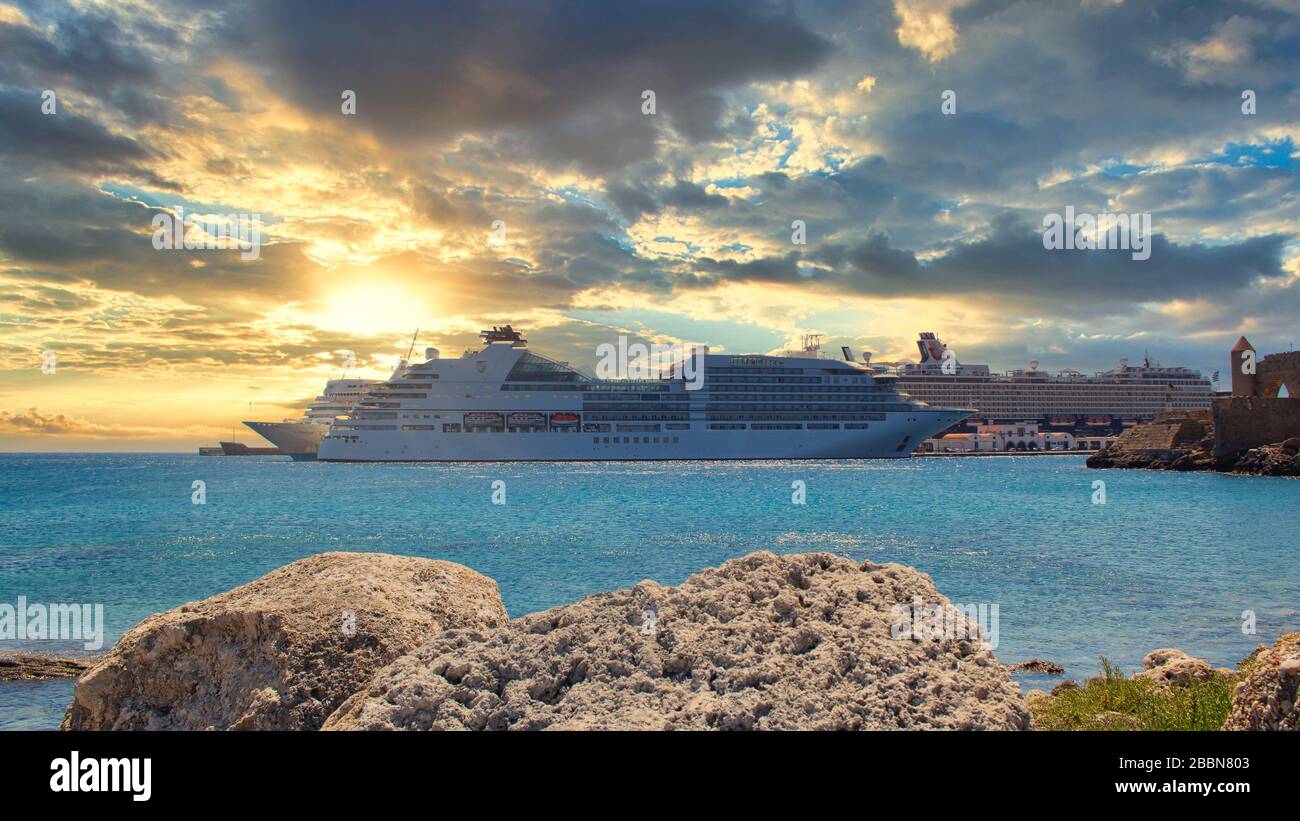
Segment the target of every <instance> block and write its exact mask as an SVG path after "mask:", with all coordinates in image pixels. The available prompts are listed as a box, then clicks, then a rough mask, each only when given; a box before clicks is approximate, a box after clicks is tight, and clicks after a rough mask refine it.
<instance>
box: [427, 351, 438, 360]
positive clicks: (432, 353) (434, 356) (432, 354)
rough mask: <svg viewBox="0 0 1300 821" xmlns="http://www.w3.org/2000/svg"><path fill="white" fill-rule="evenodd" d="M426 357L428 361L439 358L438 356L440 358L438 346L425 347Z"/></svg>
mask: <svg viewBox="0 0 1300 821" xmlns="http://www.w3.org/2000/svg"><path fill="white" fill-rule="evenodd" d="M424 358H425V360H426V361H428V360H432V359H437V358H438V349H437V348H425V349H424Z"/></svg>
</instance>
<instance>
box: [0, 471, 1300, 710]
mask: <svg viewBox="0 0 1300 821" xmlns="http://www.w3.org/2000/svg"><path fill="white" fill-rule="evenodd" d="M1097 479H1102V480H1104V481H1105V482H1106V504H1104V505H1095V504H1093V503H1092V499H1093V495H1094V492H1093V488H1092V482H1093V481H1094V480H1097ZM195 480H202V481H203V482H205V483H206V493H207V503H206V504H204V505H195V504H193V503H192V502H191V493H192V490H191V486H192V482H194V481H195ZM495 480H502V481H504V482H505V483H506V484H505V491H506V504H505V505H494V504H492V499H491V496H492V483H493V482H494V481H495ZM795 480H802V481H803V482H805V483H806V486H807V504H806V505H803V506H797V505H793V504H791V483H792V482H793V481H795ZM1297 523H1300V482H1297V481H1295V480H1288V479H1270V478H1260V477H1231V476H1216V475H1203V474H1177V473H1161V472H1147V471H1090V470H1087V469H1085V468H1084V466H1083V460H1082V457H1075V456H1028V457H1006V458H924V459H911V460H903V461H862V462H743V463H741V462H714V463H703V462H656V463H606V464H584V463H564V464H546V463H519V464H456V465H446V464H413V465H373V464H371V465H364V464H359V465H349V464H324V463H294V462H290V461H287V460H283V459H280V458H274V457H270V458H261V457H240V458H215V457H199V456H183V455H171V454H165V455H164V454H120V455H119V454H40V455H27V454H8V455H0V602H3V603H9V604H11V605H13V604H15V603H16V600H17V597H18V596H19V595H23V596H26V597H27V600H28V601H29V602H59V603H64V602H67V603H71V602H87V603H102V604H103V605H104V608H105V620H106V623H107V630H106V632H107V641H109V642H111V641H113V640H115V639H116V638H117V637H119V636H120V635H121V634H122V633H123V632H124V631H125V630H126V629H128V628H129V627H131V626H132V625H134V624H135V623H136V622H138V621H139V620H141V619H142V618H144V617H145V616H147V615H149V614H151V613H155V612H157V611H159V610H163V609H166V608H170V607H174V606H176V605H178V604H180V603H182V602H185V601H191V600H194V599H200V598H203V597H206V596H210V595H212V594H214V593H217V592H219V591H222V590H226V589H229V588H231V587H234V586H236V585H239V584H242V583H244V582H247V581H250V580H252V579H254V578H257V577H258V576H260V575H262V574H263V573H265V572H267V571H269V570H271V569H273V568H276V567H279V566H281V565H283V564H286V563H288V562H291V561H293V560H295V559H299V558H302V557H303V556H307V555H310V554H312V553H317V552H320V551H325V550H357V551H384V552H389V553H399V554H405V555H412V556H425V557H429V558H438V559H447V560H450V561H454V562H460V563H461V564H465V565H468V566H470V567H472V568H474V569H475V570H478V571H480V572H482V573H485V574H487V575H489V576H491V577H493V578H494V579H496V580H497V582H498V583H499V584H500V586H501V595H502V597H503V598H504V600H505V603H506V607H507V608H508V609H509V611H510V614H511V615H512V616H518V615H521V614H523V613H528V612H531V611H534V610H539V609H543V608H546V607H551V606H554V605H557V604H564V603H567V602H571V601H574V600H575V599H578V598H579V597H581V596H584V595H587V594H590V593H595V592H598V591H602V590H609V589H613V588H618V587H624V586H628V585H632V584H635V583H636V582H638V581H640V580H641V579H647V578H649V579H655V580H657V581H659V582H662V583H665V584H675V583H678V582H680V581H682V580H683V579H685V578H686V576H687V575H689V574H690V573H691V572H693V571H695V570H699V569H701V568H704V567H709V566H712V565H717V564H719V563H721V562H722V561H725V560H726V559H729V558H733V557H736V556H740V555H743V554H745V553H747V552H749V551H752V550H760V549H768V550H773V551H776V552H798V551H808V550H826V551H831V552H834V553H838V554H842V555H846V556H850V557H852V558H854V559H871V560H873V561H891V562H902V563H904V564H908V565H913V566H915V567H918V568H920V569H921V570H923V571H925V572H927V573H929V574H930V575H931V576H932V577H933V579H934V582H935V585H936V586H937V587H938V588H939V590H940V591H941V592H942V593H944V594H945V595H947V596H948V597H949V598H950V599H951V600H952V601H954V602H958V603H962V604H971V603H991V604H992V603H996V604H997V605H998V607H999V616H1000V624H999V645H998V647H997V655H998V657H999V658H1000V659H1002V660H1003V661H1018V660H1023V659H1026V658H1031V657H1035V656H1040V657H1044V658H1048V659H1051V660H1054V661H1056V662H1058V663H1061V664H1063V665H1065V666H1066V668H1067V671H1068V672H1067V675H1069V676H1071V677H1076V678H1082V677H1086V676H1089V675H1092V674H1094V673H1095V672H1096V670H1097V657H1098V656H1099V655H1103V654H1104V655H1106V656H1107V657H1108V658H1110V659H1111V660H1113V661H1116V662H1118V663H1119V664H1120V666H1121V667H1123V668H1124V669H1126V670H1131V669H1136V668H1137V667H1138V666H1139V662H1140V661H1141V658H1142V656H1143V655H1144V654H1146V653H1147V652H1148V651H1150V650H1152V649H1155V648H1157V647H1165V646H1176V647H1181V648H1183V649H1185V650H1187V651H1188V652H1191V653H1193V654H1195V655H1199V656H1202V657H1204V658H1207V659H1209V660H1210V661H1211V662H1213V663H1215V664H1221V665H1228V664H1233V663H1235V662H1236V661H1237V660H1238V659H1240V658H1241V657H1243V656H1244V655H1246V654H1247V653H1248V652H1249V651H1250V650H1251V649H1252V648H1253V647H1254V645H1255V644H1256V643H1258V642H1260V641H1272V640H1273V639H1274V638H1276V637H1277V636H1278V635H1280V634H1281V633H1283V632H1287V631H1289V630H1297V629H1300V546H1298V545H1297V539H1296V532H1297V530H1296V526H1297ZM1243 610H1253V611H1255V614H1256V616H1257V619H1258V627H1257V629H1258V634H1257V635H1243V633H1242V629H1241V613H1242V611H1243ZM33 645H36V647H35V649H38V650H45V651H60V652H62V651H66V650H69V649H75V646H72V648H70V647H69V646H68V645H61V644H58V643H53V642H40V643H29V644H28V645H27V646H28V648H31V647H32V646H33ZM6 649H7V650H13V649H22V648H18V647H17V643H16V642H12V641H11V642H0V650H6ZM1044 681H1046V682H1047V683H1048V684H1050V680H1039V679H1027V680H1026V685H1027V686H1039V685H1041V684H1042V683H1043V682H1044ZM70 692H71V683H70V682H54V683H49V684H10V685H0V728H15V727H53V726H55V725H57V723H58V720H59V718H60V717H61V716H62V713H63V708H64V707H65V706H66V705H67V703H68V700H69V694H70Z"/></svg>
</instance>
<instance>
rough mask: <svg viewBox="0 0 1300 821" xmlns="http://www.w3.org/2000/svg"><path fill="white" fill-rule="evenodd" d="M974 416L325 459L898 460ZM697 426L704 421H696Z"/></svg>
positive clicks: (496, 442)
mask: <svg viewBox="0 0 1300 821" xmlns="http://www.w3.org/2000/svg"><path fill="white" fill-rule="evenodd" d="M967 415H968V412H967V411H964V410H951V409H934V410H925V411H921V410H917V411H912V412H900V413H891V414H888V415H887V418H886V419H885V420H883V421H879V422H872V423H871V427H869V428H867V429H863V430H856V429H841V430H776V431H767V430H737V431H725V430H687V431H663V432H662V433H659V434H657V435H656V434H653V433H651V434H649V435H647V434H646V433H635V434H634V433H618V434H617V435H616V434H615V433H612V432H611V433H592V432H560V431H545V432H543V431H537V432H482V433H464V432H447V433H444V432H442V431H377V430H370V431H365V432H358V433H356V434H354V435H349V436H346V437H342V436H338V437H336V436H331V437H330V438H328V439H325V440H324V441H323V442H322V443H321V445H320V450H319V453H318V458H319V459H320V460H321V461H326V462H530V461H544V462H562V461H651V460H705V461H712V460H745V459H750V460H752V459H900V458H907V457H910V456H911V455H912V452H913V451H914V450H915V449H916V447H917V446H918V445H920V444H921V443H922V442H923V441H925V440H926V439H927V438H929V437H930V436H933V435H935V434H937V433H939V432H941V431H943V430H946V429H947V428H948V427H950V426H951V425H953V424H955V423H957V422H959V421H961V420H962V419H963V418H965V417H966V416H967ZM696 427H699V423H697V424H696Z"/></svg>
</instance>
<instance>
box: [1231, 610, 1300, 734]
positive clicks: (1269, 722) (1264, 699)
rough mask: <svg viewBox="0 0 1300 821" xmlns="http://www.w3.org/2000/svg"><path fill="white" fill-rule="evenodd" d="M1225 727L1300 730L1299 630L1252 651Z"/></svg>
mask: <svg viewBox="0 0 1300 821" xmlns="http://www.w3.org/2000/svg"><path fill="white" fill-rule="evenodd" d="M1244 669H1245V670H1247V674H1246V678H1245V679H1243V680H1242V681H1241V682H1240V683H1239V684H1238V685H1237V688H1236V690H1235V691H1234V692H1233V695H1232V712H1230V713H1229V714H1228V721H1227V723H1226V724H1224V727H1223V729H1225V730H1300V704H1297V702H1298V701H1300V693H1297V690H1300V633H1287V634H1286V635H1285V636H1283V637H1282V638H1280V639H1278V640H1277V642H1275V643H1274V644H1273V646H1272V647H1271V648H1267V649H1264V650H1261V651H1258V652H1256V653H1253V654H1251V658H1250V659H1248V660H1247V662H1246V663H1245V665H1244Z"/></svg>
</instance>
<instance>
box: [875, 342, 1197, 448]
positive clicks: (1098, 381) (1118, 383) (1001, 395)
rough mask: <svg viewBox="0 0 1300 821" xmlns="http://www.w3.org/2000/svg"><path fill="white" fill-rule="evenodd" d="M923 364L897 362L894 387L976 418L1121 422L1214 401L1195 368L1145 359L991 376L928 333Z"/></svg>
mask: <svg viewBox="0 0 1300 821" xmlns="http://www.w3.org/2000/svg"><path fill="white" fill-rule="evenodd" d="M917 347H918V348H919V349H920V353H921V361H920V362H919V363H918V364H903V365H899V366H898V367H897V368H896V369H894V372H895V373H897V377H898V382H897V384H898V386H899V388H900V389H901V390H902V391H904V392H905V393H907V394H908V395H910V396H911V397H912V398H914V399H919V400H921V401H923V402H928V403H931V404H937V405H956V406H959V407H969V408H976V409H977V411H978V413H977V417H978V418H979V419H983V420H988V421H990V422H995V421H1007V422H1011V421H1032V420H1038V421H1041V422H1043V423H1046V424H1049V425H1056V426H1076V425H1078V426H1088V425H1092V426H1119V425H1122V424H1123V423H1124V422H1126V421H1127V422H1133V421H1137V420H1142V419H1150V418H1153V417H1154V416H1155V415H1156V414H1157V413H1161V412H1165V411H1188V410H1203V409H1205V408H1208V407H1210V401H1211V400H1212V399H1213V398H1214V390H1213V386H1212V385H1211V383H1210V380H1208V379H1206V378H1205V377H1204V376H1202V375H1201V373H1200V372H1199V371H1196V370H1192V369H1190V368H1182V367H1163V366H1161V365H1159V364H1155V363H1152V362H1151V361H1150V359H1149V358H1144V360H1143V362H1142V364H1141V365H1129V364H1128V360H1125V359H1122V360H1120V363H1119V366H1118V367H1117V368H1115V369H1113V370H1110V371H1103V372H1100V373H1096V374H1092V375H1090V376H1089V375H1084V374H1082V373H1079V372H1078V371H1073V370H1064V371H1061V372H1059V373H1048V372H1046V371H1042V370H1039V369H1038V365H1037V363H1036V362H1031V363H1030V367H1028V368H1024V369H1020V370H1014V371H1011V372H1009V373H1003V374H994V373H991V372H990V370H989V366H988V365H967V364H962V363H959V362H957V360H956V357H955V356H953V355H952V353H951V352H950V351H949V350H948V347H947V346H946V345H944V344H943V342H942V341H941V340H940V339H939V338H938V337H937V336H936V335H935V334H933V333H928V332H927V333H922V334H921V336H920V339H919V340H918V341H917Z"/></svg>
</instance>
